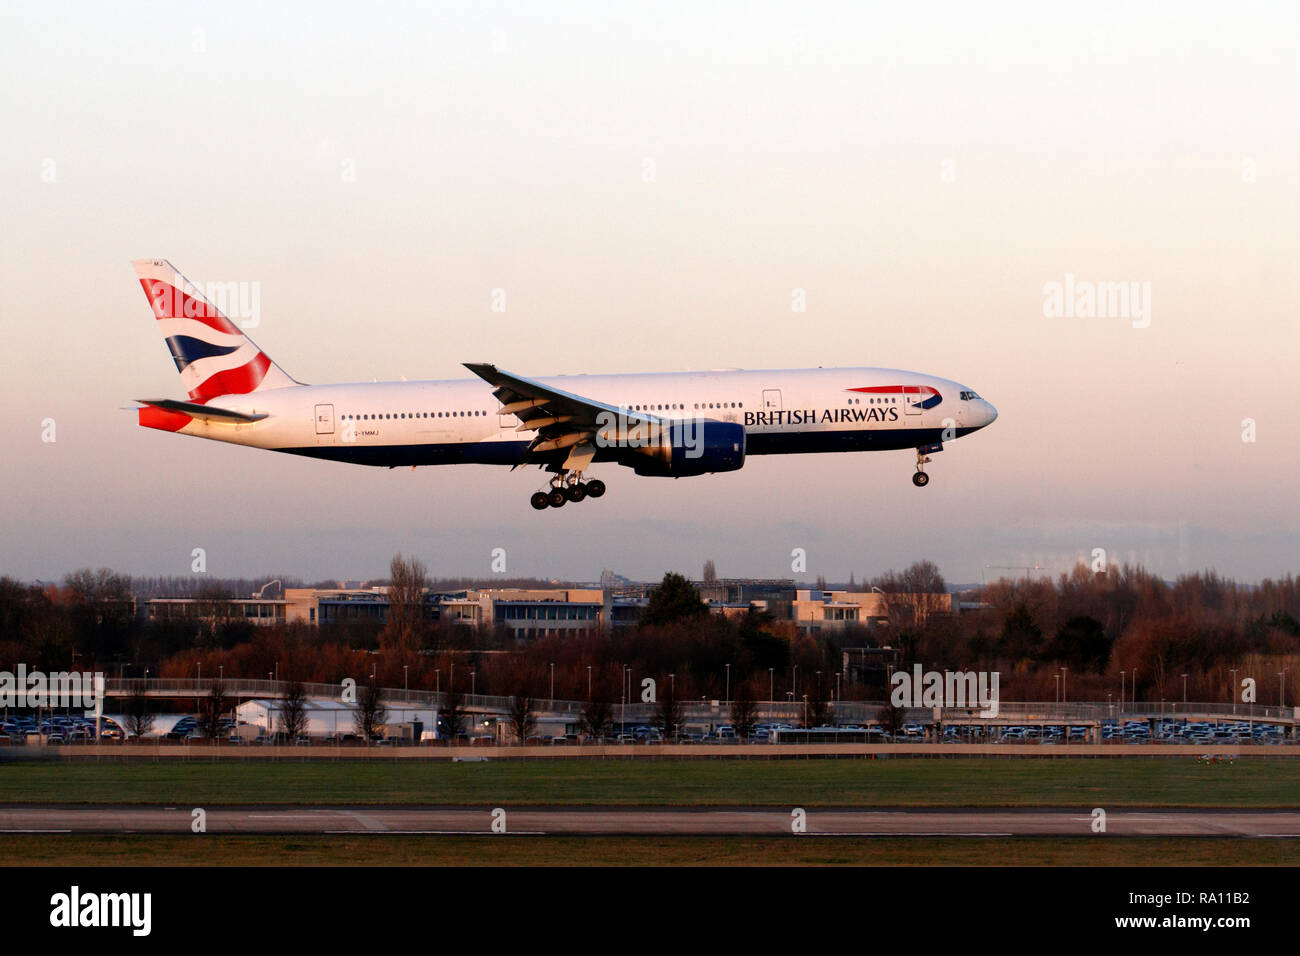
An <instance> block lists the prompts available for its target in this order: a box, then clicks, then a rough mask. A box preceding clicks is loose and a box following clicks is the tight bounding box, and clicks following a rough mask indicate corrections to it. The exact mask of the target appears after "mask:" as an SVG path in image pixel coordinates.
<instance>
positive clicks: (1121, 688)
mask: <svg viewBox="0 0 1300 956" xmlns="http://www.w3.org/2000/svg"><path fill="white" fill-rule="evenodd" d="M1125 673H1127V672H1126V671H1120V672H1119V712H1120V713H1121V714H1122V713H1124V675H1125Z"/></svg>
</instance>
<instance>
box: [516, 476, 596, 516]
mask: <svg viewBox="0 0 1300 956" xmlns="http://www.w3.org/2000/svg"><path fill="white" fill-rule="evenodd" d="M604 493H605V483H604V482H603V481H601V480H600V479H599V478H593V479H592V480H591V481H585V482H584V481H583V480H582V473H581V472H565V473H564V474H561V475H556V476H555V477H554V478H552V479H551V490H550V491H536V492H534V493H533V494H532V496H531V497H530V498H529V499H528V503H529V504H531V505H532V506H533V507H534V508H536V509H537V510H538V511H545V510H546V509H547V508H563V507H564V504H565V502H568V501H572V502H573V503H574V504H577V503H578V502H579V501H583V500H585V499H587V498H599V497H600V496H601V495H603V494H604Z"/></svg>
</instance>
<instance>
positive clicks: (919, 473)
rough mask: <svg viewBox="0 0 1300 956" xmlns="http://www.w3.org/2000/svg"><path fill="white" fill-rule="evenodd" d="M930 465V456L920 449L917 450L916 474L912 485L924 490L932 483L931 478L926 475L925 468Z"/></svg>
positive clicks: (913, 476)
mask: <svg viewBox="0 0 1300 956" xmlns="http://www.w3.org/2000/svg"><path fill="white" fill-rule="evenodd" d="M929 463H930V456H929V455H927V454H925V452H923V451H921V449H919V448H918V449H917V450H916V474H914V475H912V484H914V485H916V487H918V488H924V487H925V486H926V485H928V484H929V483H930V476H929V475H927V474H926V473H925V466H926V465H928V464H929Z"/></svg>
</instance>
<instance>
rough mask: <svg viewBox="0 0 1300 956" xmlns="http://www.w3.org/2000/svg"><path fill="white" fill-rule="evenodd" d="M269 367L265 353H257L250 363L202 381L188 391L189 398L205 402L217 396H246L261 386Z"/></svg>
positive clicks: (269, 361)
mask: <svg viewBox="0 0 1300 956" xmlns="http://www.w3.org/2000/svg"><path fill="white" fill-rule="evenodd" d="M270 367H271V360H270V359H269V358H267V355H266V353H265V352H258V353H257V355H256V356H255V357H254V358H253V360H252V361H251V362H248V363H246V364H244V365H241V366H239V367H238V368H228V369H226V370H225V371H224V372H217V373H216V374H215V375H212V376H210V377H209V378H206V379H204V380H203V381H202V382H200V383H199V385H198V387H197V388H193V389H191V390H190V398H192V399H194V401H196V402H206V401H208V400H209V399H213V398H216V397H217V396H218V395H246V394H247V393H249V392H251V391H252V390H253V389H255V388H257V386H259V385H261V384H262V379H264V378H266V370H267V369H269V368H270Z"/></svg>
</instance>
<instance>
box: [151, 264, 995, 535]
mask: <svg viewBox="0 0 1300 956" xmlns="http://www.w3.org/2000/svg"><path fill="white" fill-rule="evenodd" d="M132 265H133V266H134V267H135V272H136V275H137V276H138V278H139V280H140V285H141V286H142V287H143V289H144V292H145V295H146V297H147V298H148V300H149V304H150V306H151V307H152V309H153V313H154V316H155V319H156V321H157V323H158V331H160V332H161V333H162V335H163V337H164V339H165V340H166V342H167V347H168V349H169V350H170V351H171V355H172V358H173V360H174V361H175V363H176V370H177V371H178V372H179V373H180V377H181V384H182V386H184V388H185V389H186V391H187V392H188V393H189V395H188V401H179V400H173V399H165V398H149V399H137V400H136V401H137V402H138V403H139V406H140V407H139V408H137V409H136V411H138V413H139V424H140V425H141V426H143V427H145V428H154V429H159V430H161V431H168V432H177V433H179V434H182V435H192V436H195V437H198V438H209V439H212V440H214V441H223V442H230V443H232V444H236V445H248V446H251V447H253V448H265V449H270V450H272V451H279V452H285V453H288V454H292V455H305V456H307V457H310V458H323V459H328V460H331V461H343V462H351V463H354V464H361V465H373V466H382V467H387V468H397V467H399V466H407V465H410V466H412V467H415V466H419V465H454V464H479V465H509V466H510V467H511V469H512V470H513V469H514V468H518V467H520V466H524V465H536V466H538V467H539V468H542V469H545V470H546V471H547V472H548V473H549V474H550V476H551V477H550V479H549V486H548V488H547V489H546V490H544V491H541V490H539V491H536V492H534V493H533V494H532V496H531V498H530V499H529V500H530V503H531V504H532V506H533V507H534V508H536V509H538V510H539V511H541V510H544V509H547V508H559V507H562V506H563V505H564V504H566V503H567V502H579V501H583V500H584V499H586V498H599V497H601V496H602V495H604V493H605V483H604V482H603V481H601V480H600V479H598V478H590V479H589V478H588V477H587V472H588V469H589V468H590V467H591V466H592V465H593V464H594V463H597V462H613V463H616V464H619V465H623V466H626V467H630V468H631V469H632V470H633V472H634V473H635V474H637V475H646V476H660V477H669V478H685V477H691V476H695V475H704V474H712V473H718V472H728V471H735V470H737V469H739V468H741V467H743V466H744V464H745V461H746V459H747V458H749V457H752V456H757V455H799V454H817V453H828V452H853V451H889V450H899V449H906V448H914V449H916V470H915V472H914V473H913V475H912V483H913V484H914V485H916V486H917V487H918V488H923V487H925V486H926V485H927V484H928V483H929V481H930V477H929V475H928V474H927V472H926V471H925V465H926V464H928V463H930V461H931V458H930V456H931V455H933V454H935V453H936V452H939V451H942V450H943V447H944V444H945V443H946V442H949V441H952V440H954V439H957V438H961V437H963V436H965V435H969V434H971V433H972V432H975V431H978V430H979V429H981V428H985V427H987V426H988V425H989V424H991V423H992V422H993V420H994V419H995V418H997V415H998V412H997V409H996V408H994V407H993V406H992V405H991V404H990V403H989V402H988V401H986V400H985V399H983V398H981V397H980V396H979V395H978V394H977V393H976V392H975V391H974V390H973V389H971V388H969V387H967V386H965V385H961V384H959V383H957V382H954V381H950V380H948V379H944V378H937V377H935V376H933V375H923V374H920V373H917V372H906V371H900V370H895V369H885V368H833V369H832V368H816V369H790V370H775V371H752V370H751V371H746V370H743V369H715V370H712V371H707V372H668V373H662V374H632V375H553V376H545V377H541V378H525V377H523V376H520V375H515V374H512V373H510V372H507V371H505V370H503V369H500V368H498V367H497V366H495V365H492V364H490V363H486V362H484V363H476V362H467V363H464V364H465V367H466V368H467V369H469V371H470V372H472V373H473V374H474V375H475V376H476V377H475V378H470V379H459V380H451V381H412V382H407V381H401V382H373V383H364V382H354V383H348V384H338V385H306V384H303V383H302V382H299V381H297V380H296V379H294V378H291V377H290V376H289V375H288V373H286V372H285V371H284V370H283V369H282V368H280V366H279V365H277V364H276V363H275V362H273V361H272V360H271V358H270V356H268V355H267V354H266V353H265V352H263V351H262V350H261V349H259V348H258V347H257V346H256V345H255V344H254V343H253V341H252V339H250V338H249V337H248V336H247V335H246V334H245V333H244V331H243V329H241V328H240V327H239V326H238V325H236V324H235V323H234V322H232V321H231V320H230V319H229V318H227V317H226V316H225V315H224V314H223V313H222V312H221V311H220V310H219V309H218V308H217V307H216V306H214V305H213V304H212V303H211V302H210V301H209V299H208V298H207V297H205V296H204V294H203V293H202V291H201V290H199V289H198V288H197V287H196V286H195V285H193V284H192V283H190V282H189V281H188V280H187V279H186V278H185V277H184V276H182V275H181V274H180V273H179V272H178V271H177V270H176V269H175V267H174V266H172V264H171V263H170V262H168V261H167V260H165V259H139V260H135V261H134V262H133V263H132Z"/></svg>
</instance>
